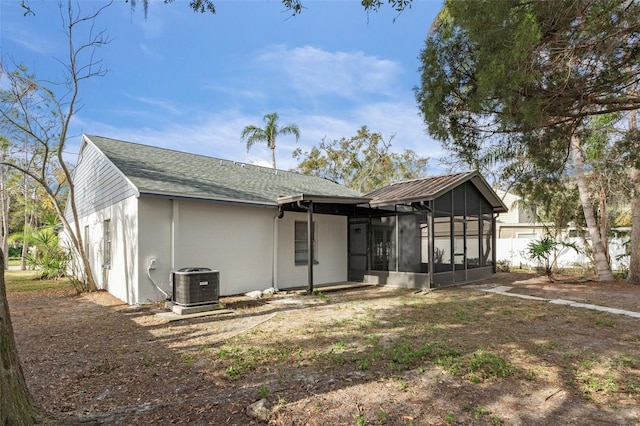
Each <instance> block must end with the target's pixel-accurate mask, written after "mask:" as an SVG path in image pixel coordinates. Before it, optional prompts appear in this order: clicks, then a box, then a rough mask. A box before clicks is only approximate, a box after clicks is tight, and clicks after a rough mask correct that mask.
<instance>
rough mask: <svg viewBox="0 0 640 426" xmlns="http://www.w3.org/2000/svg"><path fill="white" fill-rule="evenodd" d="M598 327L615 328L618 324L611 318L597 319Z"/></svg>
mask: <svg viewBox="0 0 640 426" xmlns="http://www.w3.org/2000/svg"><path fill="white" fill-rule="evenodd" d="M595 323H596V325H597V326H598V327H611V328H613V327H615V326H616V322H615V321H614V320H612V319H609V318H596V321H595Z"/></svg>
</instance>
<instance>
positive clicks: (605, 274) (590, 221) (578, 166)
mask: <svg viewBox="0 0 640 426" xmlns="http://www.w3.org/2000/svg"><path fill="white" fill-rule="evenodd" d="M571 155H572V157H573V166H574V168H575V171H576V181H577V183H578V192H579V194H580V203H581V204H582V211H583V212H584V219H585V221H586V222H587V229H588V230H589V236H590V237H591V246H592V248H593V257H594V259H595V268H596V274H597V276H598V280H599V281H609V280H612V279H613V273H611V266H610V265H609V259H607V255H606V252H605V250H604V245H603V244H602V238H601V236H600V229H599V228H598V224H597V222H596V218H595V216H594V214H593V207H592V205H591V197H589V185H588V183H587V178H586V176H585V173H584V162H583V160H582V151H581V149H580V138H579V137H578V135H577V134H576V133H575V132H574V133H573V134H572V135H571Z"/></svg>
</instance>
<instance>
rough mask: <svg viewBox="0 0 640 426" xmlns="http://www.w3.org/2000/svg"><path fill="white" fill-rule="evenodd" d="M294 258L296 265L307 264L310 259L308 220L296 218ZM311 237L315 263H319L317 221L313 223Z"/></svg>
mask: <svg viewBox="0 0 640 426" xmlns="http://www.w3.org/2000/svg"><path fill="white" fill-rule="evenodd" d="M294 226H295V229H294V251H295V255H294V260H295V264H296V265H307V264H308V261H309V245H308V244H307V242H308V241H309V240H308V238H307V235H308V231H307V221H306V220H305V221H302V220H296V221H295V223H294ZM312 226H313V228H312V230H311V238H312V240H313V263H318V241H317V240H316V223H315V222H313V223H312Z"/></svg>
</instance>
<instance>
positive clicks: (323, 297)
mask: <svg viewBox="0 0 640 426" xmlns="http://www.w3.org/2000/svg"><path fill="white" fill-rule="evenodd" d="M313 295H314V296H316V297H317V298H318V299H320V300H322V301H323V302H324V303H329V302H330V300H329V296H327V295H326V294H325V293H323V292H321V291H318V290H313Z"/></svg>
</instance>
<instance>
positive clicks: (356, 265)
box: [348, 222, 369, 281]
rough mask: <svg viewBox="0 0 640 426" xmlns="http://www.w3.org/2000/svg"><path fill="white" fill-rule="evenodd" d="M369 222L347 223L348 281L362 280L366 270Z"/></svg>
mask: <svg viewBox="0 0 640 426" xmlns="http://www.w3.org/2000/svg"><path fill="white" fill-rule="evenodd" d="M368 235H369V224H368V223H367V222H356V223H350V224H349V274H348V280H349V281H362V280H364V274H365V272H366V271H367V269H368V268H367V259H368V251H367V247H368Z"/></svg>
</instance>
